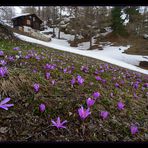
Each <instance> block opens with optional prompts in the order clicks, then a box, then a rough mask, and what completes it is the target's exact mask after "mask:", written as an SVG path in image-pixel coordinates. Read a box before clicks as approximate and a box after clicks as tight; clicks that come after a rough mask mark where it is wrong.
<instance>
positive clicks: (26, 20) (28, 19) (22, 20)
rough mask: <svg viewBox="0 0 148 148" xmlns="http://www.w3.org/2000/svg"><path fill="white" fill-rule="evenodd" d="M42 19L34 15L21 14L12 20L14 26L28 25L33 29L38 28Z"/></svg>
mask: <svg viewBox="0 0 148 148" xmlns="http://www.w3.org/2000/svg"><path fill="white" fill-rule="evenodd" d="M41 23H42V21H41V20H40V19H39V18H38V17H37V16H36V15H35V14H33V15H27V16H21V17H19V18H16V19H14V20H13V26H14V28H18V26H29V27H32V28H33V29H37V30H40V28H41Z"/></svg>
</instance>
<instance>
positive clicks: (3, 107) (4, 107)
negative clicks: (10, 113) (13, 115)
mask: <svg viewBox="0 0 148 148" xmlns="http://www.w3.org/2000/svg"><path fill="white" fill-rule="evenodd" d="M0 108H2V109H5V110H8V108H7V107H6V106H3V105H1V106H0Z"/></svg>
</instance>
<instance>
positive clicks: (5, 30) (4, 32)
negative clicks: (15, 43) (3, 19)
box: [0, 23, 16, 40]
mask: <svg viewBox="0 0 148 148" xmlns="http://www.w3.org/2000/svg"><path fill="white" fill-rule="evenodd" d="M0 39H5V40H6V39H16V38H15V36H14V35H13V32H12V31H11V29H10V28H9V27H7V26H5V25H4V24H2V23H0Z"/></svg>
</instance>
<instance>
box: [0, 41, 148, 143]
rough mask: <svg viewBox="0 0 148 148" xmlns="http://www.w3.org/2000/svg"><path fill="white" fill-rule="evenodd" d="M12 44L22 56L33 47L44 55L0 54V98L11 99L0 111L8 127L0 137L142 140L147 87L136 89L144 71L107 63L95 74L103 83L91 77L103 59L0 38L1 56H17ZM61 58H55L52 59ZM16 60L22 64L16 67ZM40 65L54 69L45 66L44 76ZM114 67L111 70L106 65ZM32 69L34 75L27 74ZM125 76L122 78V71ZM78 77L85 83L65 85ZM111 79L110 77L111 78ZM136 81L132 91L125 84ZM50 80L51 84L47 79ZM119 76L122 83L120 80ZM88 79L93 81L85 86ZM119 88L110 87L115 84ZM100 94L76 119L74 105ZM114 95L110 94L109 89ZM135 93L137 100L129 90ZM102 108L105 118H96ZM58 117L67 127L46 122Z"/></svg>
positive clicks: (145, 120)
mask: <svg viewBox="0 0 148 148" xmlns="http://www.w3.org/2000/svg"><path fill="white" fill-rule="evenodd" d="M14 47H20V49H21V51H22V55H23V56H25V55H27V53H28V51H29V50H32V49H34V50H35V51H36V54H37V55H44V57H45V58H44V59H41V60H39V61H38V60H36V59H35V58H30V59H25V58H22V59H18V60H15V61H14V62H9V61H8V60H7V59H6V57H0V59H5V60H6V61H7V67H8V71H9V75H8V76H7V77H5V78H0V92H1V93H0V95H1V98H2V99H4V98H5V97H10V98H11V101H10V102H11V103H14V107H11V108H10V109H9V110H8V111H5V110H2V109H1V110H0V116H1V119H0V124H1V127H7V128H8V131H7V132H5V133H3V134H2V137H1V141H11V140H12V141H146V133H147V123H148V121H147V104H146V102H147V95H146V92H147V90H148V89H146V88H145V90H144V91H143V90H142V85H143V84H144V83H146V82H147V76H146V75H143V74H141V75H138V73H136V72H133V71H130V70H127V69H124V68H120V67H117V66H114V65H111V64H108V65H109V68H110V69H109V70H105V71H104V72H103V73H99V76H100V77H101V78H103V79H105V80H106V83H105V84H103V83H102V82H100V81H97V80H96V79H95V75H94V72H95V70H96V69H98V70H100V65H102V66H103V69H105V68H104V67H105V64H107V63H105V62H103V61H99V60H96V59H92V58H88V57H84V56H80V55H76V54H72V53H68V52H64V51H59V50H54V49H50V48H46V47H43V46H39V45H35V44H31V43H25V42H23V41H17V42H16V41H15V42H12V41H6V40H1V41H0V49H1V50H3V51H4V53H5V56H6V55H7V56H9V55H11V56H12V55H13V56H15V55H16V54H18V51H14V50H13V48H14ZM58 60H61V61H58ZM20 63H26V64H23V65H20ZM46 63H50V64H56V69H54V70H50V74H51V77H50V79H49V80H46V79H45V69H44V66H45V64H46ZM72 65H74V70H72V73H71V74H69V73H65V74H64V73H63V69H64V68H66V67H68V66H72ZM82 65H85V66H88V68H89V72H88V73H84V72H83V71H81V70H80V68H81V66H82ZM114 68H117V71H116V72H112V69H114ZM33 69H37V73H33ZM127 72H128V73H129V74H130V77H127V78H124V77H123V76H125V75H126V74H127ZM77 75H81V76H82V77H83V78H84V79H85V81H84V83H83V84H82V85H78V84H74V86H72V85H71V83H70V81H71V79H72V78H73V77H76V76H77ZM113 77H116V80H114V81H113V80H112V78H113ZM137 79H141V82H140V84H139V87H138V89H137V90H136V89H134V88H133V87H132V86H131V82H136V81H137ZM52 80H55V81H56V83H55V85H52V83H51V81H52ZM121 80H124V82H125V83H124V84H121ZM90 82H93V85H90ZM116 82H118V83H119V84H120V88H115V83H116ZM34 83H39V84H40V90H39V92H38V93H35V92H34V89H33V84H34ZM96 91H98V92H100V94H101V97H100V98H99V99H98V100H97V101H96V102H95V104H94V106H92V107H91V109H90V110H91V115H90V116H89V117H88V118H86V119H85V120H84V121H82V120H81V119H80V117H79V115H78V111H77V110H78V108H79V107H80V106H81V105H83V106H84V107H85V108H86V107H87V105H86V99H87V98H89V97H91V98H92V94H93V93H94V92H96ZM111 92H113V93H114V97H113V98H112V97H110V93H111ZM134 92H136V94H137V96H138V97H139V98H138V99H135V98H134V96H133V93H134ZM118 101H122V102H123V103H124V104H125V109H124V110H123V111H119V110H118V109H117V103H118ZM40 103H45V105H46V111H45V112H44V113H40V112H39V108H38V107H39V105H40ZM102 110H103V111H104V110H106V111H108V112H109V117H108V118H107V119H106V120H104V121H103V120H102V119H101V118H100V115H99V114H100V111H102ZM58 116H60V117H61V119H62V120H67V121H68V123H66V127H67V129H56V127H53V126H51V119H56V118H57V117H58ZM132 123H136V124H138V128H139V133H138V134H137V135H135V136H132V135H131V133H130V125H131V124H132Z"/></svg>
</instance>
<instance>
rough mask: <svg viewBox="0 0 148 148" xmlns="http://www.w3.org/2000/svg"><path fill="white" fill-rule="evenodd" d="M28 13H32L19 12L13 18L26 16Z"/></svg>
mask: <svg viewBox="0 0 148 148" xmlns="http://www.w3.org/2000/svg"><path fill="white" fill-rule="evenodd" d="M26 15H30V13H23V14H18V15H16V16H14V17H12V19H14V18H17V17H20V16H26Z"/></svg>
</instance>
